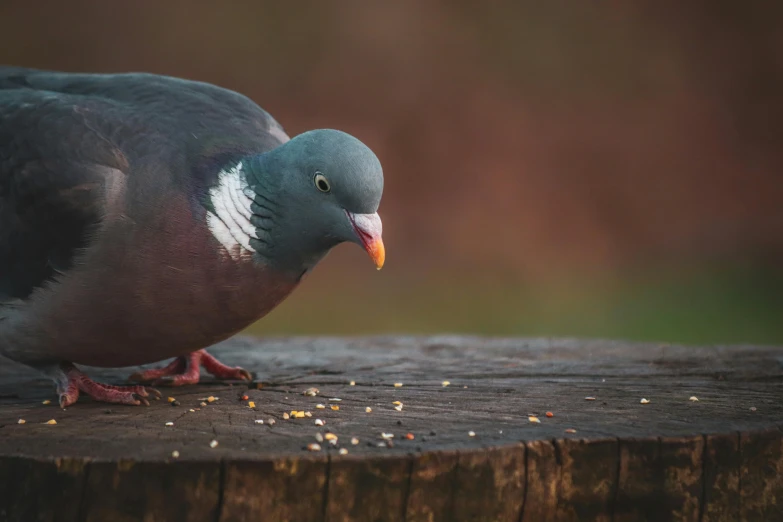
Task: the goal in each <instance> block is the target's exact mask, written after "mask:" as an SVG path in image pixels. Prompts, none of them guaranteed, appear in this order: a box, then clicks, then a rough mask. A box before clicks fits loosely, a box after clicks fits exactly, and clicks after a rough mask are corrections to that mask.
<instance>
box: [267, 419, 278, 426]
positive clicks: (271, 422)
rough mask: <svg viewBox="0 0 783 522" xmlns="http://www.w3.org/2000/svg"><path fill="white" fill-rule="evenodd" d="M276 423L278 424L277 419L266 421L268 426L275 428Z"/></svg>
mask: <svg viewBox="0 0 783 522" xmlns="http://www.w3.org/2000/svg"><path fill="white" fill-rule="evenodd" d="M276 422H277V421H276V420H275V419H268V420H267V421H266V423H267V424H269V425H270V426H274V425H275V423H276Z"/></svg>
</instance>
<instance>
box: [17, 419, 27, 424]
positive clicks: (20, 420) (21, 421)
mask: <svg viewBox="0 0 783 522" xmlns="http://www.w3.org/2000/svg"><path fill="white" fill-rule="evenodd" d="M26 422H27V421H26V420H24V419H19V420H18V421H16V423H17V424H24V423H26Z"/></svg>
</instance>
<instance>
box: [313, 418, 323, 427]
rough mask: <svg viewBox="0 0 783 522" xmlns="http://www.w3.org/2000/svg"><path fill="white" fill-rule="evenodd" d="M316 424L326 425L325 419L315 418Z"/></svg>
mask: <svg viewBox="0 0 783 522" xmlns="http://www.w3.org/2000/svg"><path fill="white" fill-rule="evenodd" d="M315 425H316V426H323V425H324V421H322V420H321V419H315Z"/></svg>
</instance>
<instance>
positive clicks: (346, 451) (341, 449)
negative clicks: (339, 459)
mask: <svg viewBox="0 0 783 522" xmlns="http://www.w3.org/2000/svg"><path fill="white" fill-rule="evenodd" d="M337 453H339V454H340V455H348V450H347V449H345V448H340V451H338V452H337Z"/></svg>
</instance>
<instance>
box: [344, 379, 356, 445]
mask: <svg viewBox="0 0 783 522" xmlns="http://www.w3.org/2000/svg"><path fill="white" fill-rule="evenodd" d="M350 384H351V386H356V381H351V383H350ZM346 453H348V452H347V451H346Z"/></svg>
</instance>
